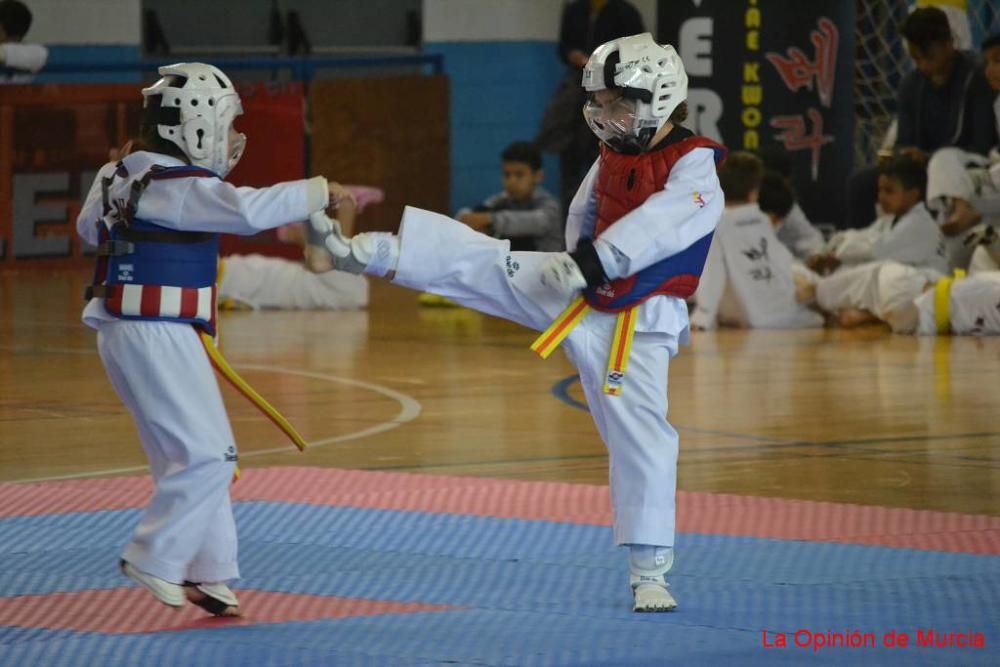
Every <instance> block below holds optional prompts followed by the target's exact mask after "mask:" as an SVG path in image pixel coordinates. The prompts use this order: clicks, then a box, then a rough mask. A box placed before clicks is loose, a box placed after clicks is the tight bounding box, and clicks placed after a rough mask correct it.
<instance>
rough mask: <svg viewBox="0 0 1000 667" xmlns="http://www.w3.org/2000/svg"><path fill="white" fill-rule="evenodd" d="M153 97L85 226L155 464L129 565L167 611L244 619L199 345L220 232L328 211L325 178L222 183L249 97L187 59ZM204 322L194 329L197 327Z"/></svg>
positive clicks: (231, 461)
mask: <svg viewBox="0 0 1000 667" xmlns="http://www.w3.org/2000/svg"><path fill="white" fill-rule="evenodd" d="M159 72H160V74H161V76H162V77H163V78H161V79H160V80H159V81H157V82H156V83H155V84H154V85H153V86H151V87H149V88H146V89H143V91H142V94H143V97H144V98H145V103H144V107H145V117H144V120H143V133H142V137H141V139H140V140H139V141H137V142H136V143H135V145H134V149H135V150H136V152H132V153H131V154H129V155H127V156H126V157H124V158H123V159H121V160H120V161H118V162H111V163H108V164H106V165H104V167H102V168H101V170H100V171H99V173H98V175H97V178H96V179H95V180H94V185H93V186H92V187H91V189H90V192H89V194H88V195H87V199H86V202H85V203H84V206H83V208H82V209H81V211H80V216H79V218H78V219H77V231H78V233H79V234H80V235H81V236H82V237H83V238H84V240H86V241H87V242H88V243H91V244H93V245H96V246H98V264H97V270H96V272H95V281H94V284H93V285H92V286H91V287H90V288H88V290H87V296H88V298H89V302H88V304H87V306H86V308H85V309H84V311H83V321H84V322H85V323H86V324H87V325H88V326H91V327H93V328H94V329H97V348H98V352H99V353H100V355H101V360H102V362H103V363H104V367H105V369H106V370H107V373H108V377H109V379H110V380H111V383H112V385H113V386H114V388H115V391H116V392H117V393H118V395H119V396H120V397H121V399H122V401H123V402H124V403H125V405H126V406H127V407H128V409H129V411H130V412H131V414H132V417H133V419H134V420H135V423H136V426H137V428H138V431H139V436H140V440H141V441H142V446H143V449H144V450H145V452H146V455H147V457H148V459H149V466H150V471H151V473H152V476H153V479H154V482H155V487H156V488H155V491H154V493H153V497H152V498H151V500H150V502H149V505H148V506H147V507H146V510H145V513H144V514H143V517H142V519H141V520H140V522H139V525H138V527H137V528H136V530H135V533H134V534H133V536H132V539H131V541H130V542H129V543H128V545H126V547H125V550H124V552H123V554H122V570H123V571H124V573H125V574H126V575H128V576H129V577H131V578H132V579H134V580H135V581H137V582H138V583H140V584H141V585H142V586H144V587H145V588H146V589H147V590H149V591H150V592H151V593H152V594H153V595H154V596H155V597H156V598H157V599H158V600H159V601H161V602H163V603H164V604H167V605H170V606H173V607H180V606H182V605H183V604H184V603H185V600H189V601H191V602H193V603H195V604H197V605H199V606H200V607H202V608H204V609H205V610H207V611H209V612H210V613H213V614H217V615H234V614H238V613H239V611H238V605H239V603H238V601H237V599H236V596H235V595H234V594H233V592H232V591H231V590H230V589H229V588H228V586H226V584H225V583H224V582H226V581H227V580H230V579H235V578H237V577H239V569H238V566H237V556H236V551H237V541H236V525H235V523H234V521H233V514H232V508H231V501H230V497H229V483H230V480H231V478H232V476H233V471H234V468H235V465H236V458H237V456H236V443H235V442H234V440H233V434H232V431H231V429H230V426H229V421H228V419H227V416H226V410H225V406H224V405H223V403H222V396H221V394H220V393H219V388H218V385H217V384H216V380H215V377H214V375H213V372H212V366H211V364H210V362H209V358H208V355H207V352H206V348H205V347H204V346H203V341H202V339H201V338H200V334H199V331H201V332H202V333H203V334H214V331H215V298H216V294H215V282H216V266H217V262H218V235H219V233H221V232H226V233H235V234H254V233H256V232H259V231H261V230H263V229H270V228H274V227H278V226H280V225H284V224H287V223H290V222H294V221H296V220H302V219H305V218H307V217H308V216H309V215H310V214H312V213H315V212H317V211H322V210H323V209H324V208H325V207H326V206H327V204H328V202H329V201H330V197H331V193H332V194H333V195H334V196H338V197H339V196H344V195H345V193H343V192H341V188H340V186H338V185H337V184H334V183H330V184H328V183H327V181H326V179H325V178H323V177H315V178H312V179H309V180H302V181H292V182H288V183H279V184H277V185H274V186H271V187H268V188H260V189H256V188H237V187H234V186H232V185H230V184H229V183H226V182H225V181H223V180H222V177H223V176H225V174H227V173H228V172H229V170H230V169H232V167H233V166H234V165H235V164H236V162H237V161H238V160H239V158H240V157H241V155H242V151H243V146H244V143H245V137H244V136H243V135H242V134H239V133H237V132H236V131H235V130H234V129H233V122H234V119H235V118H236V116H238V115H239V114H240V113H242V106H241V103H240V98H239V95H238V94H237V93H236V91H235V90H234V88H233V85H232V82H231V81H230V80H229V79H228V78H227V77H226V75H225V74H223V73H222V72H221V71H220V70H218V69H217V68H215V67H212V66H210V65H204V64H199V63H181V64H177V65H171V66H167V67H161V68H160V70H159ZM192 325H194V326H192Z"/></svg>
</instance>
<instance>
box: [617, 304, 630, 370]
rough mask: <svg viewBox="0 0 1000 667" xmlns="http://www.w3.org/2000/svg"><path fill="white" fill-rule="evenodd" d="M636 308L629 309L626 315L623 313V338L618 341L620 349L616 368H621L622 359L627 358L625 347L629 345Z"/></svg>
mask: <svg viewBox="0 0 1000 667" xmlns="http://www.w3.org/2000/svg"><path fill="white" fill-rule="evenodd" d="M634 312H635V310H629V311H627V312H626V313H625V314H624V315H622V324H621V329H620V332H621V339H620V340H619V341H618V350H617V354H616V355H615V370H621V368H622V360H623V359H624V358H625V348H626V347H627V346H628V329H629V327H631V326H632V313H634Z"/></svg>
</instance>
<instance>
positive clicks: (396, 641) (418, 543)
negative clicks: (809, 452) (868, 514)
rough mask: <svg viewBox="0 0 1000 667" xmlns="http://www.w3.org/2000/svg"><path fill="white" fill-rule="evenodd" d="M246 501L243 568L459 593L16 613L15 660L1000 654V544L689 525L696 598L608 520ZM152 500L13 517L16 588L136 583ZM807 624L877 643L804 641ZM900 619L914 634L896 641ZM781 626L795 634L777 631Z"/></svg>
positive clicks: (891, 658)
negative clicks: (128, 624) (137, 627)
mask: <svg viewBox="0 0 1000 667" xmlns="http://www.w3.org/2000/svg"><path fill="white" fill-rule="evenodd" d="M236 515H237V521H238V523H239V529H240V550H241V554H242V556H241V568H242V570H243V573H244V579H243V580H241V581H240V582H239V587H244V588H248V589H258V590H264V591H276V592H285V593H307V594H311V595H319V596H345V597H356V598H368V599H376V600H393V601H402V602H422V603H431V604H444V605H450V606H452V607H455V609H452V610H450V611H442V612H420V613H409V614H386V615H381V616H368V617H353V618H342V619H324V620H313V621H302V622H291V623H280V624H270V625H264V624H262V625H255V626H240V627H228V628H214V629H198V630H184V631H177V632H161V633H154V634H121V635H118V634H101V633H80V632H73V631H68V630H56V629H44V628H21V627H13V626H0V665H4V666H6V665H17V666H21V665H67V666H68V665H74V666H76V665H144V666H145V665H206V666H209V665H211V666H212V667H218V666H220V665H242V666H258V665H260V666H264V665H400V666H410V665H444V664H448V665H456V664H459V665H609V666H611V665H614V666H623V665H666V664H676V663H678V662H684V663H687V664H721V665H737V664H738V665H746V664H750V665H752V664H803V663H807V664H821V665H843V664H852V665H853V664H935V665H939V664H962V665H969V664H982V665H996V664H1000V650H998V642H1000V635H998V630H997V619H998V618H1000V557H995V556H976V555H968V554H955V553H942V552H932V551H918V550H908V549H890V548H884V547H872V546H860V545H847V544H831V543H814V542H802V541H787V540H773V539H756V538H749V537H727V536H719V535H699V534H681V535H679V536H678V544H677V553H678V558H677V562H676V565H675V567H674V571H673V573H672V576H671V581H672V586H673V589H674V591H675V593H676V596H677V598H678V600H679V601H680V605H681V608H680V610H679V611H677V612H676V613H673V614H633V613H632V612H631V611H630V608H629V603H630V595H629V590H628V584H627V567H626V562H625V553H624V551H620V550H618V549H616V548H615V547H614V546H613V545H612V540H611V531H610V529H609V528H605V527H599V526H585V525H575V524H562V523H554V522H546V521H525V520H518V519H500V518H489V517H478V516H465V515H454V514H434V513H427V512H403V511H389V510H374V509H358V508H343V507H330V506H317V505H302V504H292V503H276V502H247V503H239V504H237V506H236ZM138 516H139V512H138V511H137V510H123V511H103V512H90V513H73V514H60V515H45V516H34V517H17V518H8V519H0V597H4V598H10V597H14V596H18V595H28V594H35V595H37V594H48V593H55V592H59V591H81V590H88V589H105V588H121V587H124V586H127V585H129V584H128V582H127V580H125V579H123V578H122V577H121V575H120V574H118V572H117V569H116V564H117V558H118V553H119V551H120V548H121V545H122V544H123V543H124V542H125V540H126V539H127V538H128V536H129V533H130V531H131V530H132V528H133V526H134V524H135V522H136V521H137V519H138ZM151 609H152V610H154V611H160V610H161V608H159V607H155V606H153V607H151ZM162 613H170V612H169V611H167V610H165V609H162ZM803 629H804V630H809V631H811V632H814V633H825V632H828V631H829V632H845V631H846V632H852V631H855V630H857V631H858V632H861V633H872V634H873V635H874V637H875V638H876V640H877V644H878V648H874V649H873V648H824V649H821V650H819V651H813V650H812V649H811V648H798V647H795V646H794V645H793V644H794V637H795V635H794V633H795V632H796V631H798V630H803ZM918 629H924V630H927V629H933V630H934V631H935V632H962V633H965V632H981V633H984V635H985V640H986V648H985V649H975V648H970V649H960V648H954V647H952V648H931V647H925V648H918V647H916V646H915V644H916V633H917V630H918ZM892 630H901V631H905V632H907V633H909V634H910V635H911V642H912V643H913V644H914V646H911V647H909V648H905V649H886V648H883V647H881V642H882V637H883V635H884V634H885V633H887V632H889V631H892ZM765 631H767V632H768V638H769V643H771V644H773V643H775V642H776V641H777V639H776V638H777V633H786V637H787V641H788V643H789V647H787V648H765V647H764V645H763V644H764V634H763V633H764V632H765Z"/></svg>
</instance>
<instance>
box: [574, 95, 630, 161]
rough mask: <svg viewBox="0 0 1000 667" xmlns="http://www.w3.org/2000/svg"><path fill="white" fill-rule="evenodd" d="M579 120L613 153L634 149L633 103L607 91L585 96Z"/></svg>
mask: <svg viewBox="0 0 1000 667" xmlns="http://www.w3.org/2000/svg"><path fill="white" fill-rule="evenodd" d="M583 117H584V118H585V119H586V120H587V125H589V126H590V129H591V131H592V132H593V133H594V134H595V135H597V138H598V139H600V140H601V141H603V142H604V143H606V144H608V145H609V146H611V147H612V148H614V149H615V150H617V151H622V152H629V151H630V150H632V149H635V148H638V140H637V138H636V136H635V129H636V103H635V100H629V99H625V98H624V97H622V96H621V94H620V93H616V92H615V91H611V90H598V91H596V92H593V93H591V94H590V95H588V96H587V102H586V104H584V105H583Z"/></svg>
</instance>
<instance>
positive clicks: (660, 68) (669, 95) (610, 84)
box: [583, 32, 688, 150]
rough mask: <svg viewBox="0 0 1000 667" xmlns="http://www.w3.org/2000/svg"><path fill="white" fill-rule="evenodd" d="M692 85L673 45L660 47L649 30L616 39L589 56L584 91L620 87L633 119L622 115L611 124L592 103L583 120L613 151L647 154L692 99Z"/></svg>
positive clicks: (591, 91) (584, 71) (588, 104)
mask: <svg viewBox="0 0 1000 667" xmlns="http://www.w3.org/2000/svg"><path fill="white" fill-rule="evenodd" d="M687 85H688V78H687V73H686V72H685V71H684V63H683V62H681V58H680V56H678V55H677V51H675V50H674V47H672V46H670V45H669V44H664V45H662V46H661V45H660V44H657V43H656V42H655V41H654V40H653V36H652V35H650V34H649V33H648V32H645V33H642V34H641V35H632V36H631V37H622V38H620V39H615V40H612V41H610V42H607V43H605V44H602V45H600V46H599V47H597V48H596V49H595V50H594V53H593V54H592V55H591V56H590V59H589V60H588V61H587V65H586V67H584V68H583V88H584V90H586V91H587V92H588V93H593V92H595V91H598V90H605V89H608V88H620V89H621V90H622V98H623V100H624V101H625V102H626V103H627V104H629V105H630V108H631V110H632V111H631V117H630V118H623V117H621V115H620V114H619V118H618V120H617V122H608V120H607V118H606V117H604V118H603V119H602V117H603V116H605V115H606V114H603V113H602V108H601V106H600V105H597V104H595V103H594V102H593V101H591V102H588V103H587V105H586V106H584V116H585V117H586V119H587V123H588V124H589V125H590V128H591V129H592V130H593V131H594V133H595V134H596V135H597V136H598V138H600V139H601V140H602V141H604V142H605V143H607V144H609V145H610V146H611V147H612V148H615V149H617V150H622V149H629V148H631V149H633V150H635V149H638V150H644V149H645V148H647V146H648V144H649V140H650V139H652V138H653V135H655V134H656V132H657V131H658V130H659V129H660V128H661V127H663V124H664V123H666V122H667V119H668V118H670V114H672V113H673V112H674V109H676V108H677V107H678V106H679V105H680V103H681V102H683V101H684V100H685V99H686V98H687ZM605 111H606V110H605Z"/></svg>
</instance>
